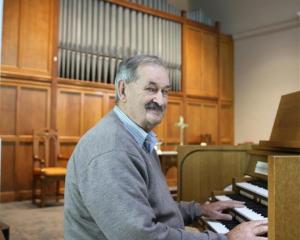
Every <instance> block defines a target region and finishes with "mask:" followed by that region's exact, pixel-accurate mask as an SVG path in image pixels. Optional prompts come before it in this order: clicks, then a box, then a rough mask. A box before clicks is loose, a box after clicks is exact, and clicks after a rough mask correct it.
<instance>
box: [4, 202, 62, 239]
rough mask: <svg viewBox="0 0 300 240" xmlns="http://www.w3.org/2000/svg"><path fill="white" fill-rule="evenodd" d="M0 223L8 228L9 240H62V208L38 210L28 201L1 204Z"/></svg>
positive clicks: (52, 207)
mask: <svg viewBox="0 0 300 240" xmlns="http://www.w3.org/2000/svg"><path fill="white" fill-rule="evenodd" d="M0 221H2V222H4V223H6V224H7V225H9V226H10V240H52V239H53V240H54V239H55V240H62V239H64V238H63V206H62V205H61V206H51V207H45V208H38V207H36V206H34V205H33V204H32V203H31V202H29V201H21V202H12V203H1V204H0Z"/></svg>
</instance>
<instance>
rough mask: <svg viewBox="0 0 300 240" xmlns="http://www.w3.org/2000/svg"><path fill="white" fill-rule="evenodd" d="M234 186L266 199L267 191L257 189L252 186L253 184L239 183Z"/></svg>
mask: <svg viewBox="0 0 300 240" xmlns="http://www.w3.org/2000/svg"><path fill="white" fill-rule="evenodd" d="M236 185H237V186H239V187H241V188H244V189H246V190H249V191H251V192H254V193H256V194H258V195H260V196H263V197H265V198H268V190H267V189H264V188H261V187H258V186H256V185H253V184H251V183H248V182H239V183H236Z"/></svg>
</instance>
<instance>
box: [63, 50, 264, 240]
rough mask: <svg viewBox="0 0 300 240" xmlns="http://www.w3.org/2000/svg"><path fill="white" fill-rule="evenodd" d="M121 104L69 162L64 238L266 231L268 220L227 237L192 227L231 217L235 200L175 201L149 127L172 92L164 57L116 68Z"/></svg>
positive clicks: (191, 239)
mask: <svg viewBox="0 0 300 240" xmlns="http://www.w3.org/2000/svg"><path fill="white" fill-rule="evenodd" d="M115 87H116V106H115V107H114V109H113V110H112V111H111V112H110V113H108V114H107V115H106V116H105V117H104V118H103V119H102V120H101V121H100V122H99V123H98V124H96V126H95V127H93V128H92V129H90V130H89V131H88V132H87V133H86V134H85V135H84V136H83V137H82V138H81V140H80V141H79V143H78V145H77V146H76V148H75V150H74V153H73V154H72V156H71V158H70V160H69V162H68V171H67V178H66V186H65V187H66V189H65V239H66V240H71V239H72V240H73V239H82V240H89V239H103V240H104V239H105V240H106V239H107V240H120V239H125V240H146V239H149V240H150V239H152V240H159V239H161V240H163V239H165V240H177V239H178V240H179V239H183V240H196V239H197V240H204V239H205V240H212V239H230V240H239V239H243V240H247V239H248V240H250V239H251V240H253V239H264V238H256V236H255V234H259V233H262V232H265V231H266V230H267V226H266V223H265V222H263V221H257V222H251V223H244V224H241V225H239V227H237V228H235V229H233V230H232V231H231V232H229V233H228V235H227V236H225V235H219V234H215V233H213V232H210V231H205V232H202V233H201V232H196V233H195V232H187V231H185V230H184V225H185V224H186V223H190V222H192V221H194V220H196V219H197V218H199V217H200V216H201V215H205V216H207V217H209V218H213V219H230V218H231V216H228V215H227V214H223V213H222V211H223V210H224V209H226V208H231V207H241V206H243V203H241V202H236V201H228V202H217V203H210V204H204V205H200V204H199V203H196V202H179V203H177V202H175V201H174V200H173V199H172V197H171V195H170V193H169V190H168V186H167V185H166V182H165V179H164V176H163V174H162V172H161V169H160V163H159V159H158V157H157V155H156V152H155V150H154V149H153V148H154V145H155V144H156V142H157V140H156V138H155V134H154V133H153V132H152V131H151V130H152V129H153V128H154V127H155V126H156V125H157V124H158V123H160V122H161V120H162V118H163V115H164V112H165V109H166V106H167V100H168V92H169V90H170V83H169V77H168V72H167V69H166V67H165V66H164V64H163V62H162V61H161V60H160V59H159V58H157V57H155V56H144V55H140V56H135V57H132V58H129V59H126V60H124V61H123V62H122V63H121V65H120V66H119V69H118V72H117V75H116V79H115Z"/></svg>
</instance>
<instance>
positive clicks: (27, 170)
mask: <svg viewBox="0 0 300 240" xmlns="http://www.w3.org/2000/svg"><path fill="white" fill-rule="evenodd" d="M32 151H33V150H32V143H31V142H23V143H20V144H19V146H18V152H17V156H16V163H15V171H16V173H17V174H16V181H17V191H22V190H23V191H24V190H31V182H32Z"/></svg>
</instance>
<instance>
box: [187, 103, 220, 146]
mask: <svg viewBox="0 0 300 240" xmlns="http://www.w3.org/2000/svg"><path fill="white" fill-rule="evenodd" d="M186 116H187V117H186V121H187V123H188V125H189V126H188V128H187V129H186V139H187V140H186V143H187V144H199V143H200V142H201V134H210V135H211V137H212V144H217V143H218V104H217V103H216V102H215V101H210V100H201V99H188V100H187V103H186Z"/></svg>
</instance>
